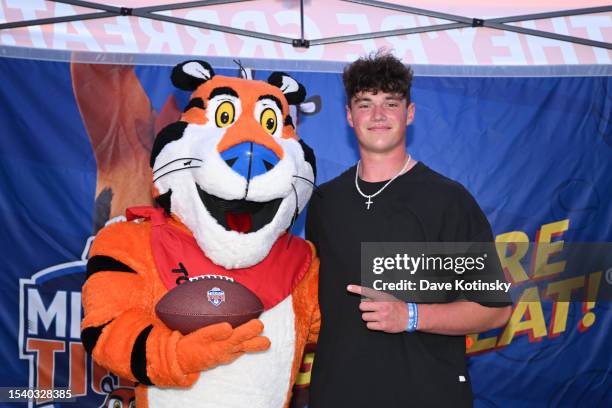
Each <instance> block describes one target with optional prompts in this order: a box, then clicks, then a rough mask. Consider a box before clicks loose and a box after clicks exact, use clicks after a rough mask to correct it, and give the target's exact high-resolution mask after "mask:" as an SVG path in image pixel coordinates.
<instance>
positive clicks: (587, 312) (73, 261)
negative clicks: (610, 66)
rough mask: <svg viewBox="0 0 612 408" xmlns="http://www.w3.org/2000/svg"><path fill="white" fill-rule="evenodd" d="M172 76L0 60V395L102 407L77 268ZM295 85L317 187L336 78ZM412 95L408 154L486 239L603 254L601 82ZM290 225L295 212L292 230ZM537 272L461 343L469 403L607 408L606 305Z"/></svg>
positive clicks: (608, 89) (502, 80) (607, 87)
mask: <svg viewBox="0 0 612 408" xmlns="http://www.w3.org/2000/svg"><path fill="white" fill-rule="evenodd" d="M215 70H216V71H217V72H218V73H221V74H224V75H230V76H236V75H237V73H238V68H236V69H215ZM170 71H171V67H167V66H153V65H146V66H118V65H104V64H73V63H70V62H49V61H37V60H27V59H12V58H0V77H1V78H2V79H3V81H2V83H0V103H1V106H2V109H0V123H1V124H2V136H1V137H0V182H1V186H2V188H1V189H0V223H1V225H2V228H0V248H1V251H2V259H3V266H2V274H1V275H0V290H1V296H0V325H1V326H2V333H3V334H2V337H1V338H0V356H1V359H2V362H3V364H2V366H1V367H0V378H1V379H2V380H0V382H1V384H0V386H4V387H9V386H10V387H13V386H15V387H17V386H20V387H38V388H49V387H56V388H57V387H68V388H70V389H71V391H72V394H73V395H74V396H76V397H77V398H78V399H77V401H78V402H79V403H78V406H91V407H96V406H100V405H101V404H102V403H103V401H104V399H105V398H106V395H107V394H106V393H105V392H104V391H103V390H102V388H101V385H100V384H101V380H102V379H103V378H105V377H106V376H107V375H109V373H108V372H106V370H104V369H102V368H101V367H98V366H97V365H95V364H93V363H92V361H91V359H90V357H89V356H88V355H87V354H86V353H85V352H84V349H83V346H82V344H81V340H80V321H81V317H82V309H81V292H80V291H81V285H82V284H83V281H84V271H85V260H86V257H87V252H88V248H89V245H90V243H91V240H92V238H93V236H95V234H96V232H97V231H98V230H99V229H100V228H101V227H102V226H103V225H104V224H105V223H106V222H107V221H109V220H112V219H114V218H116V217H119V216H121V215H122V214H123V211H124V209H125V207H126V206H133V205H141V204H146V203H148V202H150V195H151V174H150V169H149V168H148V155H149V152H150V149H151V146H152V142H153V139H154V137H155V134H156V132H157V131H158V130H159V129H160V128H162V127H163V126H164V125H165V124H167V123H170V122H172V121H174V120H176V118H177V116H178V115H179V113H180V112H181V111H182V109H183V107H184V106H185V104H186V101H187V98H188V94H187V93H186V92H183V91H179V90H176V89H175V88H174V87H173V86H172V84H171V82H170V80H169V77H170ZM269 74H270V72H268V71H263V70H256V71H254V73H253V76H254V77H255V78H256V79H264V80H265V79H266V78H267V77H268V75H269ZM290 74H291V75H293V76H294V77H295V78H296V79H297V80H298V81H300V82H301V83H302V84H304V86H305V87H306V89H307V94H308V96H307V97H308V98H309V100H310V101H311V102H312V105H311V106H314V107H315V108H316V109H314V112H311V113H310V114H301V115H300V117H299V123H298V133H299V134H300V136H301V137H302V139H304V140H305V141H306V143H308V144H309V145H310V146H311V147H312V148H313V149H314V151H315V153H316V155H317V166H318V180H317V182H318V183H323V182H325V181H327V180H329V179H331V178H333V177H335V176H337V175H338V174H340V173H341V172H342V171H343V170H345V169H346V168H348V167H349V166H351V165H353V164H354V163H355V162H356V160H357V146H356V143H355V140H354V136H353V134H352V130H351V129H350V128H349V127H348V125H347V124H346V119H345V116H346V111H345V97H344V93H343V88H342V81H341V76H340V74H338V73H330V72H290ZM412 99H413V101H414V102H415V103H416V117H415V123H414V125H413V126H411V127H410V128H409V130H408V146H407V148H408V150H409V151H410V153H411V154H412V156H413V157H415V158H416V159H417V160H420V161H423V162H424V163H426V164H427V165H428V166H430V167H432V168H433V169H435V170H437V171H439V172H440V173H442V174H444V175H446V176H448V177H450V178H453V179H455V180H457V181H459V182H460V183H462V184H463V185H464V186H465V187H466V188H467V189H468V190H469V191H470V192H471V193H472V194H473V195H474V196H475V197H476V199H477V201H478V202H479V204H480V205H481V207H482V208H483V210H484V211H485V213H486V215H487V217H488V218H489V221H490V222H491V224H492V226H493V229H494V233H495V235H496V238H497V240H498V241H500V242H503V241H529V242H540V243H542V242H544V243H546V242H558V243H559V245H563V242H572V241H574V242H585V241H598V242H602V241H611V240H612V206H610V199H611V198H612V122H611V119H612V83H611V81H610V78H609V77H521V78H518V77H517V78H511V77H443V76H435V77H433V76H432V77H428V76H417V77H416V78H415V80H414V84H413V91H412ZM302 228H303V216H302V217H301V222H298V223H297V224H296V226H295V227H294V232H296V233H301V229H302ZM553 255H554V254H553ZM559 258H561V256H560V255H559V254H557V258H555V257H554V256H552V257H551V258H550V259H548V260H546V262H548V263H550V264H552V263H554V262H561V261H562V259H559ZM533 263H534V262H531V260H530V259H527V257H525V259H523V260H522V265H523V266H524V268H523V269H522V271H518V272H517V271H514V272H513V271H509V274H508V278H509V279H510V280H511V281H512V282H513V284H514V285H513V286H514V289H513V298H514V299H515V300H517V302H516V304H515V306H514V311H513V315H512V317H511V320H510V322H509V323H508V325H507V326H506V327H504V328H501V329H499V330H496V331H491V332H488V333H481V334H478V335H472V336H469V337H468V341H467V344H468V355H469V366H470V375H471V377H472V381H473V388H474V393H475V398H476V400H475V405H476V406H477V407H498V406H499V407H506V406H520V407H542V406H551V407H554V406H612V391H611V390H612V376H611V367H612V360H611V359H610V350H611V349H612V340H611V338H612V336H611V334H612V330H611V327H612V315H611V313H610V304H609V302H604V301H592V302H573V303H567V302H565V303H563V302H555V301H554V297H553V296H550V292H552V290H548V292H549V293H546V292H547V290H546V289H544V290H540V289H541V288H542V287H545V285H544V286H542V284H541V283H540V284H539V285H538V287H534V286H530V285H529V282H527V278H528V277H530V278H531V277H533V274H534V270H535V268H534V266H533ZM611 266H612V265H611ZM592 272H593V273H592V274H590V275H588V276H587V279H585V280H584V282H583V284H582V287H577V288H576V290H579V289H581V288H587V286H589V280H591V279H592V280H593V282H594V283H593V284H592V285H593V287H597V285H599V286H601V285H610V284H612V282H611V281H612V270H608V271H606V270H603V271H592ZM598 272H599V273H598ZM544 279H546V277H544ZM584 290H585V291H586V290H587V289H584ZM518 300H530V301H529V302H518ZM589 300H590V299H589ZM312 356H313V355H312V353H309V354H307V357H306V358H307V360H308V361H309V362H310V361H311V360H312ZM315 356H316V355H315ZM315 358H316V357H315ZM304 367H305V368H306V369H305V371H304V372H303V373H302V374H301V375H300V376H299V377H298V385H297V390H298V391H302V392H301V393H300V392H298V397H297V398H298V399H296V400H295V401H294V406H296V407H297V406H303V405H304V403H305V402H304V401H305V396H304V395H305V394H304V393H303V390H304V388H305V386H306V385H307V383H308V379H309V372H308V367H309V364H305V365H304ZM112 379H113V384H114V387H127V388H129V387H130V386H131V385H132V384H131V383H129V382H128V381H123V380H119V379H117V378H114V377H113V378H112ZM441 392H443V390H441ZM49 403H50V401H49V400H46V399H39V400H37V401H36V402H33V403H30V404H29V405H30V406H37V405H45V404H47V405H46V406H48V404H49ZM0 404H2V403H0ZM22 405H25V403H24V404H22ZM61 405H62V404H61V403H55V406H61ZM11 406H17V405H11ZM66 406H69V404H68V403H67V404H66ZM71 406H72V405H71Z"/></svg>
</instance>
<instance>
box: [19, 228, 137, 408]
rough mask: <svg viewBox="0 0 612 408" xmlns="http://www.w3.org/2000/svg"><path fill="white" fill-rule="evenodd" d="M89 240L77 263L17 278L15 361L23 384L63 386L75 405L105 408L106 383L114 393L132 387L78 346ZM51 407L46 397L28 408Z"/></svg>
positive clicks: (39, 386) (34, 387)
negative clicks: (24, 370)
mask: <svg viewBox="0 0 612 408" xmlns="http://www.w3.org/2000/svg"><path fill="white" fill-rule="evenodd" d="M93 239H94V237H93V236H92V237H90V238H89V239H88V240H87V242H86V243H85V248H84V250H83V253H82V255H81V259H80V260H77V261H73V262H66V263H62V264H58V265H53V266H50V267H48V268H45V269H43V270H40V271H38V272H36V273H34V274H33V275H32V276H31V277H30V278H29V279H27V278H26V279H20V280H19V358H20V359H22V360H26V361H27V363H28V384H27V385H25V386H27V387H29V388H31V389H40V390H43V389H44V390H49V389H57V388H65V389H68V390H70V392H71V395H72V397H75V398H76V401H77V403H78V406H92V407H98V406H105V405H106V404H105V405H102V404H104V401H105V400H106V399H108V397H109V394H108V389H109V387H108V384H107V383H109V379H110V380H112V385H113V389H117V388H121V389H131V387H133V383H132V382H131V381H127V380H122V379H119V378H117V377H116V376H114V375H112V374H111V373H109V372H108V370H106V369H104V368H102V367H100V366H98V365H97V364H95V363H94V362H93V360H92V359H91V357H90V356H89V355H88V354H87V352H86V351H85V349H84V347H83V344H82V342H81V319H82V316H83V308H82V305H81V287H82V285H83V283H84V281H85V272H86V268H87V254H88V253H89V248H90V245H91V243H92V242H93ZM103 383H104V384H103ZM104 385H106V386H104ZM51 403H53V400H51V399H48V398H40V399H37V400H33V401H29V402H28V407H30V408H31V407H38V406H41V405H44V406H46V407H49V406H50V405H49V404H51ZM75 406H76V405H75Z"/></svg>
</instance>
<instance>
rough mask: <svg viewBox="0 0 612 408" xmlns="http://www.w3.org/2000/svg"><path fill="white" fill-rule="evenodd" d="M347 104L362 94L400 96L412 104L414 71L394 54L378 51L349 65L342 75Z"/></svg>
mask: <svg viewBox="0 0 612 408" xmlns="http://www.w3.org/2000/svg"><path fill="white" fill-rule="evenodd" d="M342 82H344V90H345V92H346V102H347V104H349V105H350V104H351V99H352V98H353V96H355V95H357V94H358V93H360V92H373V93H377V92H385V93H392V94H399V95H402V96H404V97H405V98H406V101H407V103H410V85H411V83H412V69H410V67H407V66H406V65H404V64H402V62H401V61H400V60H399V59H397V58H395V56H393V55H392V54H390V53H389V52H387V51H385V50H378V51H377V52H375V53H372V54H370V55H368V56H365V57H361V58H359V59H358V60H356V61H355V62H353V63H351V64H349V65H347V66H346V67H345V68H344V72H343V74H342Z"/></svg>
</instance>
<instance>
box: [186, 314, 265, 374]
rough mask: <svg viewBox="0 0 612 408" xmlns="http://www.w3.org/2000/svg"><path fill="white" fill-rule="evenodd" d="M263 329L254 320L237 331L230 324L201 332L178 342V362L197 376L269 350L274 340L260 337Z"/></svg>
mask: <svg viewBox="0 0 612 408" xmlns="http://www.w3.org/2000/svg"><path fill="white" fill-rule="evenodd" d="M263 328H264V326H263V323H262V322H261V321H260V320H257V319H253V320H251V321H249V322H247V323H245V324H243V325H241V326H238V327H236V328H235V329H232V326H231V325H230V324H229V323H218V324H213V325H211V326H207V327H203V328H201V329H198V330H196V331H194V332H193V333H190V334H188V335H187V336H184V337H183V338H181V339H180V340H179V341H178V344H177V348H178V349H177V357H178V363H179V365H180V367H181V369H182V370H183V371H184V372H185V373H187V374H188V373H195V372H199V371H203V370H208V369H211V368H214V367H216V366H218V365H221V364H228V363H230V362H232V361H234V360H235V359H237V358H238V357H240V356H241V355H242V354H244V353H254V352H259V351H264V350H267V349H268V348H270V340H269V339H268V338H267V337H265V336H260V334H261V332H262V331H263Z"/></svg>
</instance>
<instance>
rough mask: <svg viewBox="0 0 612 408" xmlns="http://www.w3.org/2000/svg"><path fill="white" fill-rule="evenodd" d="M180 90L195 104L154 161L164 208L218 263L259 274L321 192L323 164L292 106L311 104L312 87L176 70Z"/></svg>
mask: <svg viewBox="0 0 612 408" xmlns="http://www.w3.org/2000/svg"><path fill="white" fill-rule="evenodd" d="M172 82H173V83H174V85H175V86H176V87H178V88H180V89H183V90H188V91H192V94H191V99H190V101H189V103H188V105H187V107H186V108H185V110H184V112H183V114H182V116H181V118H180V120H179V121H178V122H175V123H172V124H170V125H169V126H167V127H166V128H164V129H163V130H162V131H161V132H160V133H159V134H158V135H157V138H156V139H155V143H154V145H153V149H152V151H151V168H152V169H153V180H154V185H155V189H156V195H157V201H158V203H160V205H161V206H163V207H164V208H165V209H166V211H167V212H168V213H171V214H173V215H174V216H176V217H178V219H179V220H180V221H181V222H182V223H183V224H185V225H186V226H187V227H188V228H189V229H190V230H191V232H192V233H193V234H194V236H195V239H196V241H197V242H198V245H199V246H200V248H201V249H202V250H203V251H204V253H205V254H206V255H207V256H208V257H209V258H210V259H211V260H212V261H213V262H215V263H216V264H218V265H221V266H223V267H225V268H228V269H234V268H242V267H248V266H252V265H254V264H256V263H258V262H259V261H261V260H262V259H264V258H265V257H266V255H267V254H268V252H269V251H270V249H271V247H272V245H273V244H274V242H275V241H276V240H277V239H278V237H279V236H280V235H282V234H283V233H284V232H285V231H286V230H287V229H288V228H289V227H290V226H291V225H292V223H293V222H294V221H295V218H296V217H297V215H298V213H299V212H300V211H301V210H302V209H303V208H304V206H305V205H306V203H307V202H308V200H309V198H310V195H311V192H312V188H313V186H314V177H315V159H314V154H313V153H312V150H311V149H310V148H309V147H308V146H307V145H306V144H305V143H304V142H302V141H301V140H299V138H298V136H297V135H296V133H295V128H294V125H293V120H292V119H291V116H290V114H289V104H291V105H297V104H299V103H301V102H303V101H304V98H305V94H306V92H305V90H304V87H303V86H302V85H301V84H299V83H298V82H296V81H295V80H294V79H293V78H291V77H290V76H288V75H287V74H284V73H280V72H275V73H273V74H272V75H270V77H269V78H268V82H263V81H254V80H246V79H241V78H229V77H224V76H220V75H215V73H214V71H213V69H212V67H211V66H210V65H209V64H207V63H206V62H204V61H187V62H184V63H182V64H179V65H177V66H176V67H175V68H174V70H173V71H172Z"/></svg>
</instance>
